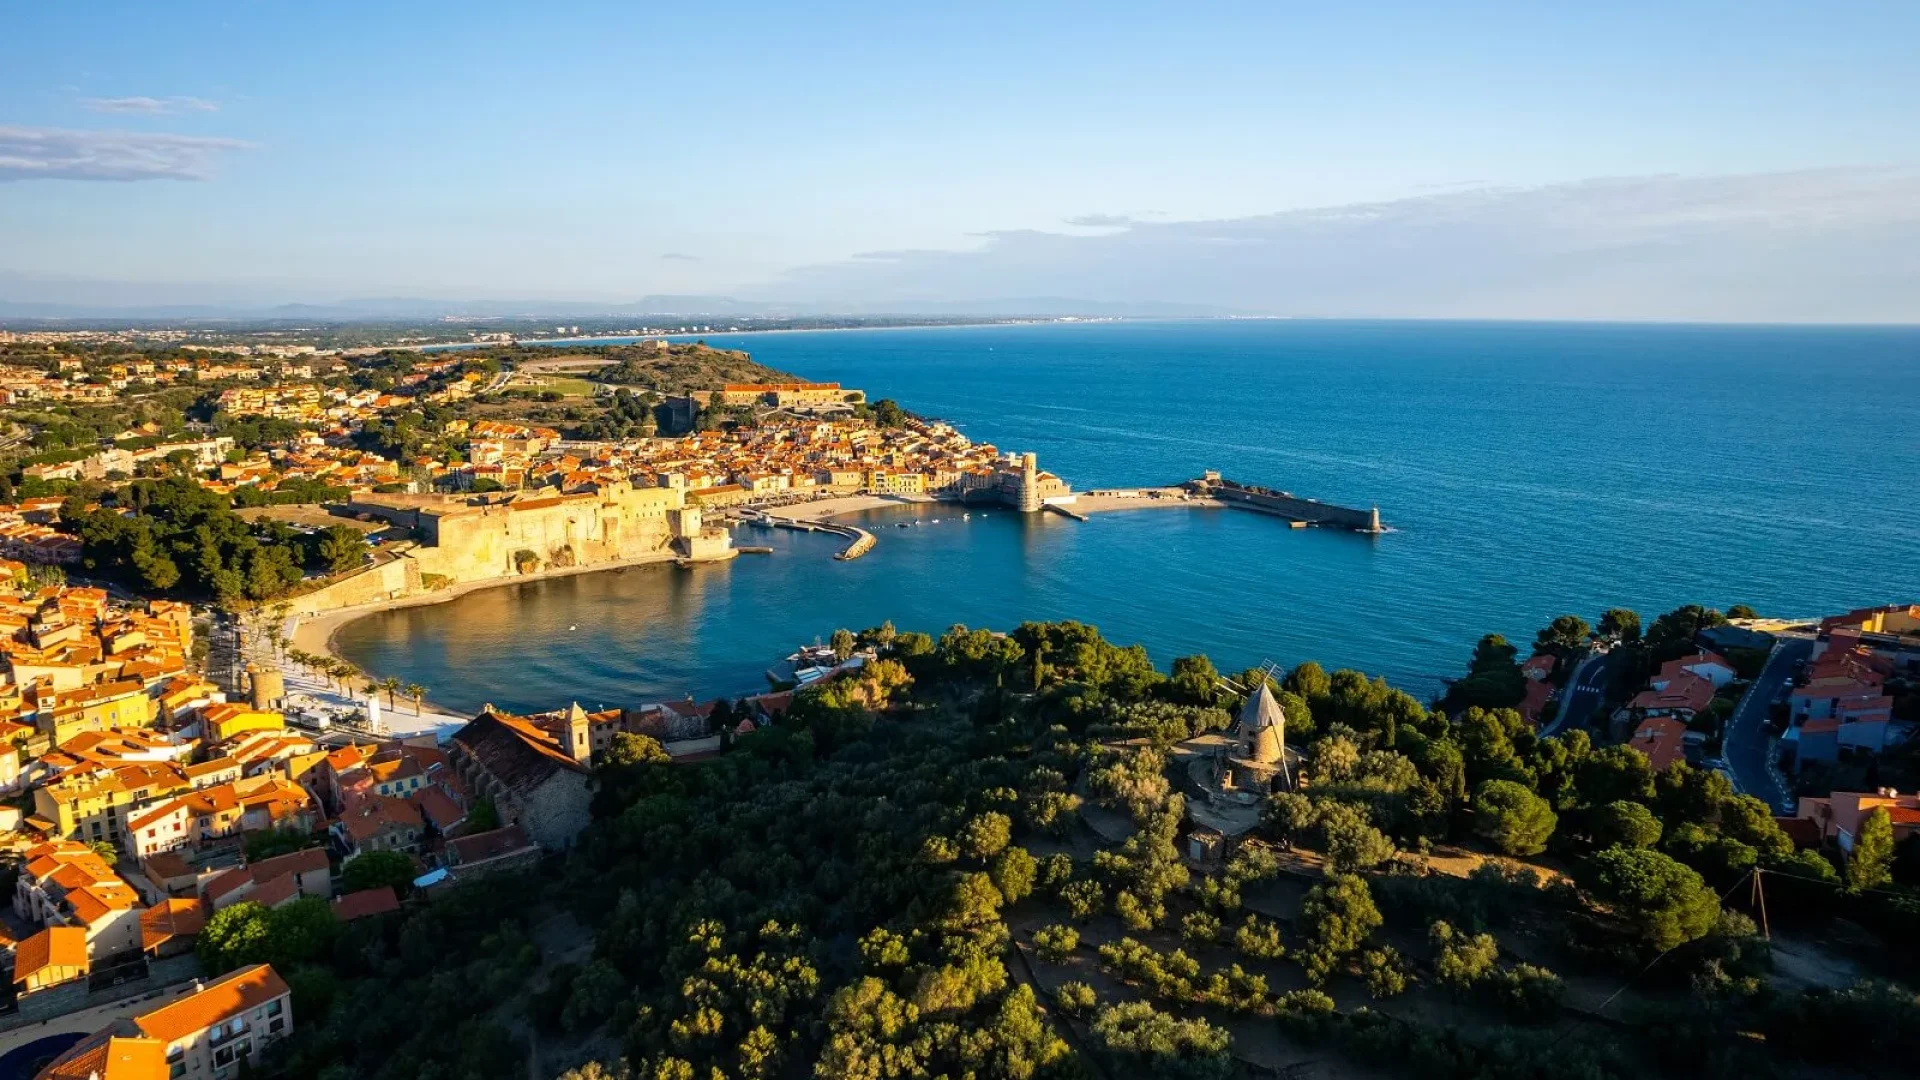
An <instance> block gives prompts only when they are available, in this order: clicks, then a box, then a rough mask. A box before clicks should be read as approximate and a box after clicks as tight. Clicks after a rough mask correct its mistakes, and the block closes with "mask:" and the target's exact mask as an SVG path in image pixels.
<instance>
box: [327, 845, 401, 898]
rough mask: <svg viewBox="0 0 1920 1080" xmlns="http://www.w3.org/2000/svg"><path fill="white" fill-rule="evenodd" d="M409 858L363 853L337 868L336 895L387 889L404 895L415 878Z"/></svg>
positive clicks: (390, 852) (380, 852)
mask: <svg viewBox="0 0 1920 1080" xmlns="http://www.w3.org/2000/svg"><path fill="white" fill-rule="evenodd" d="M419 873H420V871H419V868H418V867H416V866H415V865H414V862H413V857H412V856H410V855H406V854H403V853H401V852H398V851H364V852H361V853H360V854H358V855H355V856H354V857H353V858H351V859H348V860H347V861H346V862H344V863H341V864H340V891H341V892H360V891H361V890H363V889H377V888H379V887H380V886H382V885H391V886H393V889H394V891H395V892H398V893H401V894H405V893H406V891H407V887H408V886H410V885H412V884H413V879H414V878H415V877H417V876H418V875H419Z"/></svg>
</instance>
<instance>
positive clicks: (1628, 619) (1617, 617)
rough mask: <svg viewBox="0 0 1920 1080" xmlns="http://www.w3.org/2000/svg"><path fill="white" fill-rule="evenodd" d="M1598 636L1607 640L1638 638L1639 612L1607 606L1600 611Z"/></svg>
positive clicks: (1635, 639)
mask: <svg viewBox="0 0 1920 1080" xmlns="http://www.w3.org/2000/svg"><path fill="white" fill-rule="evenodd" d="M1599 633H1600V636H1601V637H1603V638H1606V639H1607V640H1609V641H1619V642H1635V641H1639V640H1640V613H1639V612H1636V611H1630V610H1628V609H1626V608H1608V609H1607V610H1605V611H1603V612H1601V613H1600V631H1599Z"/></svg>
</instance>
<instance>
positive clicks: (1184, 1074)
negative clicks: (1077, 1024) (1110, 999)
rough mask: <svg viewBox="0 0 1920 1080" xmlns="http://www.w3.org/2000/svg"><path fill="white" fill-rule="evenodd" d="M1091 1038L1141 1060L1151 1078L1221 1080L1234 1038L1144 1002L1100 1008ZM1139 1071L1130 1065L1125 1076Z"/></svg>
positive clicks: (1229, 1068)
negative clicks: (1171, 1014) (1228, 1050)
mask: <svg viewBox="0 0 1920 1080" xmlns="http://www.w3.org/2000/svg"><path fill="white" fill-rule="evenodd" d="M1093 1038H1094V1042H1095V1043H1096V1044H1098V1045H1099V1046H1101V1047H1102V1048H1104V1049H1106V1050H1107V1051H1109V1052H1110V1053H1115V1054H1124V1055H1133V1056H1138V1057H1142V1058H1145V1059H1146V1061H1145V1065H1146V1067H1147V1071H1148V1072H1149V1073H1151V1074H1152V1075H1154V1076H1165V1077H1179V1078H1182V1080H1214V1078H1219V1080H1225V1078H1227V1077H1229V1076H1232V1075H1233V1071H1234V1066H1233V1059H1232V1058H1231V1057H1229V1056H1228V1054H1227V1048H1228V1047H1229V1046H1230V1045H1231V1044H1232V1041H1233V1040H1232V1039H1231V1038H1230V1037H1229V1036H1228V1035H1227V1033H1226V1032H1225V1031H1223V1030H1221V1029H1220V1028H1217V1027H1214V1026H1213V1025H1212V1024H1209V1023H1207V1022H1206V1021H1205V1020H1200V1019H1193V1020H1182V1019H1179V1018H1178V1017H1174V1016H1169V1015H1167V1014H1166V1013H1162V1012H1159V1011H1158V1010H1156V1009H1154V1007H1153V1006H1152V1005H1150V1004H1148V1003H1147V1002H1144V1001H1129V1002H1125V1003H1123V1004H1119V1005H1113V1006H1109V1007H1107V1008H1105V1009H1102V1010H1100V1013H1099V1015H1098V1016H1096V1017H1095V1018H1094V1021H1093ZM1127 1074H1131V1075H1138V1072H1137V1071H1136V1070H1134V1069H1131V1068H1128V1069H1124V1070H1123V1075H1127Z"/></svg>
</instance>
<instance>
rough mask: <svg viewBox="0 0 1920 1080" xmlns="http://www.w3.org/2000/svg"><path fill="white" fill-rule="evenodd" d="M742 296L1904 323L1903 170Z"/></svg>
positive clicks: (1469, 196) (991, 255)
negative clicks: (1070, 299)
mask: <svg viewBox="0 0 1920 1080" xmlns="http://www.w3.org/2000/svg"><path fill="white" fill-rule="evenodd" d="M1087 220H1090V218H1081V219H1075V220H1074V222H1072V224H1075V225H1078V224H1080V223H1081V222H1083V221H1087ZM742 295H745V296H751V297H756V298H769V299H770V298H775V297H777V298H779V299H783V300H792V301H796V302H814V303H835V302H844V301H846V300H849V299H853V298H858V299H859V301H860V302H861V304H862V305H863V307H865V308H867V309H868V310H874V309H887V310H896V311H908V310H914V305H916V304H924V303H934V302H940V303H950V302H952V301H954V300H957V299H961V298H986V297H1017V296H1047V297H1060V296H1074V297H1084V298H1088V299H1097V300H1102V301H1160V302H1173V303H1187V304H1207V305H1213V306H1218V307H1223V308H1231V309H1234V310H1239V311H1242V312H1245V313H1249V314H1274V315H1300V316H1360V317H1368V316H1380V317H1393V316H1404V317H1416V318H1481V317H1485V318H1523V319H1526V318H1538V319H1560V318H1567V319H1672V320H1679V321H1688V320H1709V321H1711V320H1727V321H1756V320H1758V321H1772V320H1785V321H1797V320H1820V321H1875V322H1878V321H1920V172H1915V171H1912V170H1904V169H1892V168H1884V169H1873V168H1849V169H1823V170H1811V171H1802V172H1788V173H1767V174H1749V175H1735V176H1707V177H1679V176H1649V177H1626V178H1610V179H1599V180H1588V181H1581V182H1576V183H1565V184H1553V185H1544V186H1538V187H1528V188H1474V189H1470V190H1464V191H1450V192H1442V193H1431V194H1423V195H1419V196H1415V197H1412V198H1406V199H1399V200H1393V201H1386V202H1373V203H1356V204H1351V205H1344V206H1329V207H1317V208H1311V209H1301V210H1290V211H1283V212H1280V213H1274V214H1266V215H1260V216H1255V217H1246V218H1235V219H1226V220H1215V221H1177V222H1145V221H1141V220H1138V219H1131V220H1129V221H1128V222H1127V223H1126V225H1125V226H1124V227H1123V228H1118V229H1115V230H1112V231H1108V232H1104V233H1100V234H1095V235H1088V234H1085V233H1073V234H1069V233H1064V232H1049V231H1041V230H1013V231H1006V232H998V233H990V234H987V239H986V243H985V244H984V245H983V246H981V247H980V248H977V249H974V250H967V251H888V252H868V253H861V254H858V255H855V256H854V257H852V258H850V259H847V260H845V261H842V262H837V263H829V264H822V265H816V266H809V267H802V268H799V269H796V270H794V271H791V272H789V273H787V274H786V275H783V276H782V277H780V278H778V279H776V280H774V281H771V282H767V283H765V284H763V285H759V286H755V287H753V288H751V289H747V290H743V293H742Z"/></svg>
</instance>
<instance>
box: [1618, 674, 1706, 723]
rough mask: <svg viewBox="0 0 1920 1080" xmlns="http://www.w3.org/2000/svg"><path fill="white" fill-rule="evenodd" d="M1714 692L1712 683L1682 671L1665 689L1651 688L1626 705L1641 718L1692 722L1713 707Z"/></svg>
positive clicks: (1669, 679)
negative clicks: (1671, 718)
mask: <svg viewBox="0 0 1920 1080" xmlns="http://www.w3.org/2000/svg"><path fill="white" fill-rule="evenodd" d="M1714 690H1715V687H1714V685H1713V682H1712V681H1711V680H1709V679H1706V678H1703V677H1701V676H1699V675H1695V674H1694V673H1693V672H1691V671H1680V672H1678V673H1677V674H1675V675H1673V676H1672V677H1670V678H1668V679H1667V680H1666V685H1664V686H1649V687H1648V688H1647V689H1645V690H1642V691H1640V693H1638V694H1635V695H1634V696H1633V699H1632V700H1631V701H1629V702H1628V703H1627V708H1628V709H1629V710H1631V711H1632V712H1633V714H1634V715H1638V716H1641V717H1655V716H1665V717H1677V718H1679V719H1681V720H1690V719H1692V718H1693V717H1694V716H1696V715H1697V714H1699V713H1701V712H1703V711H1705V710H1706V707H1707V706H1708V705H1711V704H1713V695H1714Z"/></svg>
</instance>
